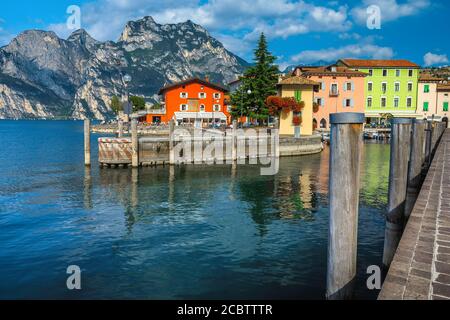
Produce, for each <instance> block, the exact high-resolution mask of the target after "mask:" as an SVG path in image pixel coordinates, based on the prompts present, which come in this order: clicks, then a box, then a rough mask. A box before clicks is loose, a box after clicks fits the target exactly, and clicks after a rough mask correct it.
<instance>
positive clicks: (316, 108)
mask: <svg viewBox="0 0 450 320" xmlns="http://www.w3.org/2000/svg"><path fill="white" fill-rule="evenodd" d="M313 112H314V113H317V112H319V104H318V103H317V102H314V103H313Z"/></svg>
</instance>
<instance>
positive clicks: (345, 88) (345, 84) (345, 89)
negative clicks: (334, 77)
mask: <svg viewBox="0 0 450 320" xmlns="http://www.w3.org/2000/svg"><path fill="white" fill-rule="evenodd" d="M347 83H348V82H346V83H344V91H347Z"/></svg>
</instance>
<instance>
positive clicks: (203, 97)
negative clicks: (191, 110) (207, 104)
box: [198, 92, 206, 99]
mask: <svg viewBox="0 0 450 320" xmlns="http://www.w3.org/2000/svg"><path fill="white" fill-rule="evenodd" d="M198 97H199V98H200V99H206V93H205V92H200V93H199V94H198Z"/></svg>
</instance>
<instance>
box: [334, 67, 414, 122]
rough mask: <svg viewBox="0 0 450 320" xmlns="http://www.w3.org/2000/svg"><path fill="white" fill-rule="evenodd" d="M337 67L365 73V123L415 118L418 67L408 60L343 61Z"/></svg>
mask: <svg viewBox="0 0 450 320" xmlns="http://www.w3.org/2000/svg"><path fill="white" fill-rule="evenodd" d="M338 65H342V66H346V67H348V68H351V69H353V70H357V71H361V72H364V73H367V74H368V76H367V77H366V78H365V82H366V85H365V92H364V96H365V104H366V105H365V113H366V118H367V121H368V122H379V121H380V120H381V119H386V118H391V117H395V118H402V117H404V118H410V117H414V118H418V117H420V115H419V114H417V112H416V109H417V90H418V89H417V88H418V82H419V72H420V67H419V66H418V65H417V64H415V63H412V62H410V61H407V60H360V59H342V60H339V61H338Z"/></svg>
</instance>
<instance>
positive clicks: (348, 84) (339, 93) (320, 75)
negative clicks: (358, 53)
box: [294, 65, 367, 130]
mask: <svg viewBox="0 0 450 320" xmlns="http://www.w3.org/2000/svg"><path fill="white" fill-rule="evenodd" d="M294 74H295V75H297V76H302V77H305V78H307V79H310V80H313V81H315V82H317V83H319V84H320V87H319V90H318V92H316V93H314V102H315V103H316V104H317V105H318V110H317V112H314V113H313V129H314V130H315V129H321V130H329V129H330V114H331V113H339V112H361V113H364V108H365V100H364V89H365V82H364V78H365V77H366V76H367V74H365V73H363V72H359V71H354V70H351V69H349V68H347V67H342V66H336V65H332V66H328V67H297V68H295V70H294Z"/></svg>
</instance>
